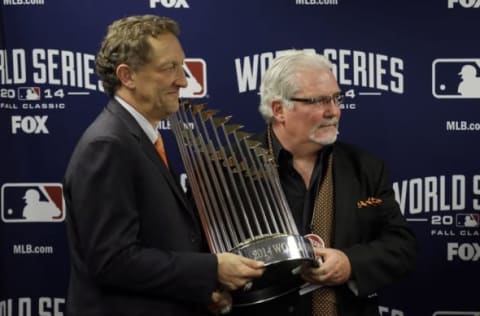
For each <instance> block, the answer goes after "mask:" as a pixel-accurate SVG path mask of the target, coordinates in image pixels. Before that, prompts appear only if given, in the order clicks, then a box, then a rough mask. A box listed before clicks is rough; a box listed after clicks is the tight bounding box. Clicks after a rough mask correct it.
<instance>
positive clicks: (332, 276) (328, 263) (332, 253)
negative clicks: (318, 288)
mask: <svg viewBox="0 0 480 316" xmlns="http://www.w3.org/2000/svg"><path fill="white" fill-rule="evenodd" d="M314 251H315V256H316V257H321V258H322V264H321V265H320V266H319V267H312V265H311V264H304V265H303V266H302V270H301V272H300V273H301V276H302V278H303V279H304V280H305V281H307V282H310V283H313V284H321V285H328V286H332V285H340V284H343V283H345V282H347V281H348V279H349V278H350V275H351V273H352V267H351V265H350V260H348V257H347V255H345V253H344V252H343V251H340V250H338V249H333V248H314Z"/></svg>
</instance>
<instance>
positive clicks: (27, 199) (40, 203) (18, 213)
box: [2, 183, 65, 222]
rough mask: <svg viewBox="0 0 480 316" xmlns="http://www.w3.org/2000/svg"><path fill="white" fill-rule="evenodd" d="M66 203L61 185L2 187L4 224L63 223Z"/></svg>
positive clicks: (15, 184)
mask: <svg viewBox="0 0 480 316" xmlns="http://www.w3.org/2000/svg"><path fill="white" fill-rule="evenodd" d="M64 219H65V201H64V199H63V188H62V185H61V184H60V183H6V184H4V185H3V186H2V220H3V221H4V222H61V221H63V220H64Z"/></svg>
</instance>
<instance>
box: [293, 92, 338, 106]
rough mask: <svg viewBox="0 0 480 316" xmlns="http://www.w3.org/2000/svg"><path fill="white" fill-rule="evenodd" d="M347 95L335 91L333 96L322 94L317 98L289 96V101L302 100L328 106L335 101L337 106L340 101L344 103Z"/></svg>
mask: <svg viewBox="0 0 480 316" xmlns="http://www.w3.org/2000/svg"><path fill="white" fill-rule="evenodd" d="M344 97H345V96H344V95H343V94H341V93H335V94H334V95H331V96H320V97H316V98H293V97H292V98H289V99H288V100H289V101H295V102H301V103H304V104H306V105H312V106H314V105H315V106H317V105H318V106H326V105H328V104H330V103H332V102H333V104H335V105H336V106H339V105H340V103H342V101H343V98H344Z"/></svg>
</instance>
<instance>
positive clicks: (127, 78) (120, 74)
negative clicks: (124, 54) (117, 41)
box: [116, 64, 135, 89]
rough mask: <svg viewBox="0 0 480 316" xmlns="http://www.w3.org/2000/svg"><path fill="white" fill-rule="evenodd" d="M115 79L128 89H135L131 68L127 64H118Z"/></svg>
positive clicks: (133, 74)
mask: <svg viewBox="0 0 480 316" xmlns="http://www.w3.org/2000/svg"><path fill="white" fill-rule="evenodd" d="M116 74H117V78H118V79H119V80H120V82H121V83H122V85H123V86H125V87H127V88H128V89H134V88H135V73H134V72H133V70H132V68H130V66H129V65H127V64H120V65H118V66H117V69H116Z"/></svg>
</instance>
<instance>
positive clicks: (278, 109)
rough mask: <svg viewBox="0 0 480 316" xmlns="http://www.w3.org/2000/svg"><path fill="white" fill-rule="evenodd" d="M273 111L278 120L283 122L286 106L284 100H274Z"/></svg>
mask: <svg viewBox="0 0 480 316" xmlns="http://www.w3.org/2000/svg"><path fill="white" fill-rule="evenodd" d="M272 112H273V117H274V118H275V120H276V121H277V122H283V121H284V120H285V108H284V107H283V105H282V101H280V100H275V101H272Z"/></svg>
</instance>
